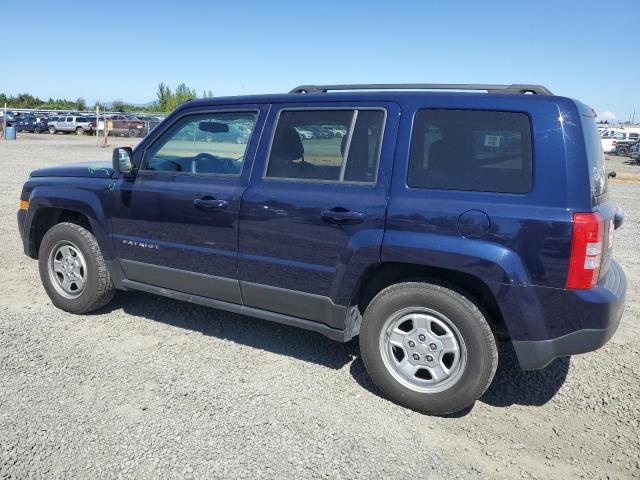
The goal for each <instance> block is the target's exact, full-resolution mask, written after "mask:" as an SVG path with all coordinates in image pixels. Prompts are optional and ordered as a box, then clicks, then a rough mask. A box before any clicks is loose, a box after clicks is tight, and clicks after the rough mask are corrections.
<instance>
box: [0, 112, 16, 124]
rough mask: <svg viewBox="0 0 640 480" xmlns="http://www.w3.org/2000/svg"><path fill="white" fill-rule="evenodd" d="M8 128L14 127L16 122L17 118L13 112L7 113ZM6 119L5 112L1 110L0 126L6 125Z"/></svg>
mask: <svg viewBox="0 0 640 480" xmlns="http://www.w3.org/2000/svg"><path fill="white" fill-rule="evenodd" d="M6 120H7V127H12V126H13V124H14V123H15V121H16V117H15V116H14V115H13V113H11V112H7V118H6ZM4 121H5V117H4V110H0V124H2V125H4Z"/></svg>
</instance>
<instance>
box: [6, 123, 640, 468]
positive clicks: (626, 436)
mask: <svg viewBox="0 0 640 480" xmlns="http://www.w3.org/2000/svg"><path fill="white" fill-rule="evenodd" d="M112 143H115V144H122V145H124V144H128V143H129V139H117V140H113V141H112ZM110 156H111V152H110V150H108V149H98V148H97V147H95V139H93V138H90V137H76V136H70V135H69V136H62V135H57V136H55V137H52V136H49V135H39V136H36V135H28V134H21V135H20V136H19V138H18V140H17V141H15V142H4V141H0V167H1V171H2V177H1V182H2V183H1V185H2V190H0V206H1V207H2V208H1V210H0V237H1V238H2V239H3V241H2V245H1V246H0V264H1V265H2V266H3V268H2V273H1V274H0V291H1V292H2V294H1V295H2V296H1V297H0V298H1V300H0V478H39V477H47V478H65V479H69V478H122V477H127V478H130V477H133V478H175V477H180V478H202V477H208V478H212V477H214V478H267V477H268V478H292V477H295V478H349V479H351V478H376V477H388V478H409V477H411V478H414V477H416V476H419V477H421V478H444V477H447V478H563V479H570V478H590V479H592V478H615V479H618V478H631V477H634V478H640V440H639V437H638V431H639V430H638V427H639V423H640V402H639V401H638V398H639V396H640V361H639V360H640V347H639V346H638V343H637V341H636V339H637V338H638V335H639V333H640V302H639V300H638V294H637V292H638V288H639V286H640V260H639V258H640V255H639V253H640V251H639V248H638V244H637V239H638V238H639V237H640V208H638V207H640V202H639V200H638V198H639V196H640V184H634V183H612V185H611V190H612V192H613V195H614V197H615V199H616V200H617V201H618V202H619V204H620V205H621V206H622V207H623V208H624V210H625V212H626V220H625V225H624V227H623V228H622V229H621V230H620V231H619V233H618V234H617V235H618V236H617V238H616V243H617V245H616V256H617V258H618V259H619V261H621V262H622V265H623V267H624V269H625V271H626V273H627V276H628V280H629V293H628V302H627V307H626V310H625V314H624V318H623V323H622V325H621V327H620V329H619V331H618V333H617V334H616V335H615V337H614V338H613V339H612V341H611V342H610V343H609V344H608V345H607V346H606V347H605V348H603V349H601V350H599V351H597V352H595V353H591V354H588V355H583V356H576V357H573V358H571V359H568V358H565V359H559V360H556V361H555V362H554V363H553V364H552V365H551V366H550V367H549V368H547V369H545V370H543V371H539V372H528V373H523V372H521V371H520V370H519V368H518V367H517V363H516V361H515V358H514V355H513V351H512V350H511V349H510V348H509V346H508V345H504V346H502V347H501V349H500V355H501V357H500V366H499V368H498V372H497V375H496V379H495V380H494V382H493V384H492V385H491V387H490V389H489V391H488V392H487V393H486V394H485V395H484V397H483V398H482V399H481V400H480V401H479V402H477V403H476V405H475V407H474V408H473V409H472V410H471V411H470V412H468V413H466V414H464V415H460V416H457V417H451V418H433V417H427V416H423V415H420V414H417V413H415V412H412V411H409V410H406V409H403V408H401V407H398V406H396V405H394V404H392V403H390V402H388V401H387V400H385V399H383V398H382V397H381V396H380V395H379V393H378V392H377V391H376V389H375V388H374V387H373V386H372V384H371V383H370V382H369V380H368V378H367V375H366V373H365V371H364V368H363V365H362V361H361V360H360V358H359V356H358V348H357V345H356V343H355V342H351V343H348V344H344V345H343V344H339V343H333V342H331V341H329V340H327V339H325V338H324V337H322V336H320V335H317V334H314V333H310V332H306V331H303V330H298V329H294V328H289V327H285V326H281V325H277V324H272V323H269V322H264V321H260V320H256V319H251V318H247V317H242V316H238V315H233V314H229V313H224V312H220V311H216V310H212V309H207V308H204V307H200V306H196V305H190V304H187V303H181V302H178V301H172V300H168V299H164V298H161V297H156V296H152V295H148V294H144V293H134V292H128V293H124V292H120V293H119V294H118V295H117V296H116V299H115V300H114V302H113V303H112V304H110V305H109V306H108V307H107V308H106V309H104V310H102V311H100V312H98V313H96V314H93V315H89V316H76V315H71V314H67V313H65V312H62V311H60V310H57V309H56V308H54V307H53V306H52V305H51V303H50V302H49V299H48V297H47V296H46V294H45V292H44V290H43V288H42V286H41V285H40V280H39V277H38V272H37V263H36V262H35V261H33V260H31V259H28V258H27V257H25V256H24V255H23V253H22V250H21V244H20V240H19V236H18V231H17V229H16V220H15V212H16V209H17V207H18V199H19V193H20V188H21V185H22V183H23V181H24V179H25V178H26V177H27V175H28V172H29V171H30V170H32V169H33V168H37V167H41V166H45V165H51V164H58V163H63V162H68V161H81V160H96V159H108V158H110ZM638 171H640V168H638Z"/></svg>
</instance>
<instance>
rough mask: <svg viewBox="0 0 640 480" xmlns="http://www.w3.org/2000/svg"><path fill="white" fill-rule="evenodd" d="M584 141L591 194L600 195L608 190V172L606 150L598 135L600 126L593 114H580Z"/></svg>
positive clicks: (593, 195)
mask: <svg viewBox="0 0 640 480" xmlns="http://www.w3.org/2000/svg"><path fill="white" fill-rule="evenodd" d="M580 118H581V122H582V131H583V132H584V143H585V149H586V154H587V165H588V168H589V179H590V182H591V196H592V197H599V196H600V195H602V194H604V193H605V192H606V191H607V173H606V171H605V163H604V152H603V151H602V142H601V141H600V135H598V128H597V127H596V122H595V121H594V119H593V117H592V116H589V115H580Z"/></svg>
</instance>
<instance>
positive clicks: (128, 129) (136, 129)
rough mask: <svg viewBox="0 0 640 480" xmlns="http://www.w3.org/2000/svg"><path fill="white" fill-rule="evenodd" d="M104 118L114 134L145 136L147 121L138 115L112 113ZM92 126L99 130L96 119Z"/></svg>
mask: <svg viewBox="0 0 640 480" xmlns="http://www.w3.org/2000/svg"><path fill="white" fill-rule="evenodd" d="M104 120H105V121H106V122H107V125H108V128H109V130H110V131H111V133H112V134H114V135H126V136H128V137H144V135H145V122H144V121H142V120H140V119H139V118H138V117H136V116H133V115H110V116H108V117H106V118H105V119H104ZM101 121H102V120H101ZM91 128H92V129H93V130H96V131H97V130H98V127H97V124H96V120H95V119H94V120H93V121H92V122H91Z"/></svg>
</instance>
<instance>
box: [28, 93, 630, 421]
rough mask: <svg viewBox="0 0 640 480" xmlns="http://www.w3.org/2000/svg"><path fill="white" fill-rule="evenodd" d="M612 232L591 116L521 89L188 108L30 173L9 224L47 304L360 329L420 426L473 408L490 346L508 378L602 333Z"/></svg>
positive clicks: (373, 368)
mask: <svg viewBox="0 0 640 480" xmlns="http://www.w3.org/2000/svg"><path fill="white" fill-rule="evenodd" d="M335 90H344V91H342V92H337V91H335ZM402 90H407V91H402ZM451 90H466V91H467V92H462V91H451ZM476 90H478V91H480V90H482V91H483V92H482V93H480V92H477V91H476ZM235 132H244V134H243V135H238V134H236V133H235ZM621 223H622V212H621V211H619V210H618V209H617V207H616V205H615V204H614V203H613V202H612V201H611V199H610V197H609V193H608V191H607V173H606V172H605V166H604V157H603V153H602V149H601V146H600V138H599V136H598V132H597V130H596V125H595V122H594V114H593V111H592V110H591V109H590V108H588V107H587V106H585V105H583V104H582V103H580V102H578V101H576V100H572V99H569V98H564V97H558V96H554V95H552V94H551V93H550V92H549V91H548V90H547V89H546V88H544V87H541V86H536V85H508V86H504V85H502V86H501V85H430V84H427V85H404V84H403V85H331V86H303V87H299V88H297V89H294V90H293V91H292V92H290V93H289V94H282V95H265V96H246V97H232V98H216V99H203V100H194V101H189V102H187V103H185V104H183V105H182V106H180V107H179V108H178V109H176V110H175V111H174V112H173V113H172V114H171V115H170V116H169V117H167V118H166V119H165V120H164V121H163V122H162V123H161V124H160V125H159V126H158V127H157V128H156V129H154V130H153V131H152V132H151V133H150V134H149V135H148V136H147V137H145V138H144V139H143V140H142V141H141V142H140V143H139V144H138V146H137V147H136V148H135V149H134V150H131V149H130V148H118V149H116V150H115V151H114V157H113V162H112V163H111V164H100V163H84V164H74V165H65V166H58V167H52V168H45V169H42V170H36V171H34V172H32V174H31V177H30V178H29V180H28V181H27V182H26V183H25V185H24V188H23V191H22V196H21V206H20V210H19V212H18V224H19V228H20V232H21V235H22V239H23V242H24V251H25V252H26V254H27V255H29V256H31V257H33V258H38V260H39V267H40V275H41V278H42V282H43V284H44V287H45V289H46V291H47V293H48V294H49V296H50V298H51V300H52V302H53V303H54V305H56V306H57V307H59V308H62V309H63V310H66V311H69V312H73V313H85V312H89V311H92V310H95V309H98V308H100V307H102V306H104V305H105V304H106V303H108V302H109V301H110V300H111V298H112V297H113V295H114V291H115V290H116V289H122V290H141V291H145V292H151V293H156V294H159V295H164V296H168V297H171V298H175V299H180V300H185V301H189V302H194V303H199V304H203V305H208V306H212V307H215V308H220V309H224V310H228V311H231V312H237V313H242V314H246V315H251V316H254V317H259V318H263V319H266V320H272V321H275V322H280V323H285V324H288V325H295V326H299V327H302V328H306V329H309V330H313V331H316V332H320V333H322V334H324V335H326V336H327V337H330V338H332V339H335V340H338V341H341V342H346V341H348V340H350V339H351V338H353V337H355V336H359V342H360V350H361V354H362V358H363V360H364V364H365V365H366V367H367V369H368V371H369V373H370V374H371V377H372V379H373V381H374V382H375V383H376V385H378V387H380V389H381V390H382V391H384V392H385V393H386V394H387V395H388V396H389V398H391V399H392V400H393V401H395V402H397V403H399V404H402V405H405V406H408V407H410V408H413V409H416V410H419V411H423V412H427V413H432V414H448V413H451V412H455V411H458V410H461V409H464V408H466V407H468V406H469V405H471V404H472V403H473V402H474V401H475V400H476V399H477V398H479V397H480V396H481V395H482V393H483V392H484V391H485V389H486V388H487V387H488V385H489V384H490V383H491V381H492V378H493V375H494V373H495V370H496V366H497V362H498V357H497V355H498V354H497V349H496V342H497V341H498V340H509V341H511V342H512V343H513V346H514V348H515V351H516V353H517V356H518V359H519V362H520V365H521V367H522V368H523V369H540V368H543V367H545V366H546V365H547V364H549V362H551V361H552V360H553V359H554V358H556V357H558V356H563V355H572V354H577V353H583V352H587V351H590V350H594V349H597V348H599V347H600V346H602V345H603V344H604V343H606V342H607V341H608V340H609V338H610V337H611V336H612V335H613V334H614V332H615V330H616V328H617V326H618V323H619V321H620V317H621V315H622V310H623V305H624V297H625V291H626V280H625V276H624V273H623V272H622V270H621V268H620V267H619V266H618V264H617V263H616V262H615V261H614V260H613V259H612V248H613V243H614V229H616V228H618V227H619V226H620V225H621Z"/></svg>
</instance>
